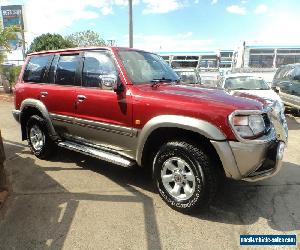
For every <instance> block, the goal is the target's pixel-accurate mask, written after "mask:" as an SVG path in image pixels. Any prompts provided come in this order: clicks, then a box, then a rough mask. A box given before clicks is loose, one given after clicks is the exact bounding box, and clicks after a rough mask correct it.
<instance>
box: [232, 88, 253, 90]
mask: <svg viewBox="0 0 300 250" xmlns="http://www.w3.org/2000/svg"><path fill="white" fill-rule="evenodd" d="M231 90H249V89H246V88H236V89H231Z"/></svg>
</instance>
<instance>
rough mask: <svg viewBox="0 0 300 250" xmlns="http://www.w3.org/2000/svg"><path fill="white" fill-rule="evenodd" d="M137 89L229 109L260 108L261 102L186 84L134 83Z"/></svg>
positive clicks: (159, 95)
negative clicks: (155, 84)
mask: <svg viewBox="0 0 300 250" xmlns="http://www.w3.org/2000/svg"><path fill="white" fill-rule="evenodd" d="M136 87H137V88H138V89H139V90H142V91H146V92H148V93H149V94H150V95H152V96H155V98H159V99H160V98H163V99H165V98H168V99H170V100H174V101H180V102H187V103H188V102H192V103H199V104H200V103H203V104H205V103H207V102H209V103H213V104H218V105H223V106H227V107H228V108H230V109H254V110H258V109H261V108H262V106H263V103H262V102H261V101H260V100H253V99H249V98H244V97H241V96H235V95H230V94H229V93H228V92H226V91H225V90H223V89H220V88H205V87H194V86H188V85H181V84H178V85H174V84H160V85H159V86H157V87H151V85H150V84H141V85H136Z"/></svg>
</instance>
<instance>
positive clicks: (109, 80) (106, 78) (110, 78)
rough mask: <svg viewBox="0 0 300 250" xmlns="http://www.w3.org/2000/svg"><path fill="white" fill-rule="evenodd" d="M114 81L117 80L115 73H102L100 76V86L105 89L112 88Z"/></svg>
mask: <svg viewBox="0 0 300 250" xmlns="http://www.w3.org/2000/svg"><path fill="white" fill-rule="evenodd" d="M116 81H117V76H116V75H102V76H101V83H102V86H103V87H104V88H106V89H112V88H113V86H114V84H115V82H116Z"/></svg>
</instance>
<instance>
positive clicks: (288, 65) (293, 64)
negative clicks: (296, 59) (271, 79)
mask: <svg viewBox="0 0 300 250" xmlns="http://www.w3.org/2000/svg"><path fill="white" fill-rule="evenodd" d="M291 66H297V67H298V66H300V63H291V64H285V65H281V66H280V67H279V68H285V67H291Z"/></svg>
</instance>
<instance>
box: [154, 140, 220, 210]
mask: <svg viewBox="0 0 300 250" xmlns="http://www.w3.org/2000/svg"><path fill="white" fill-rule="evenodd" d="M216 167H217V166H214V165H213V164H212V162H211V161H210V159H209V155H208V154H207V153H205V152H204V151H203V150H201V148H199V147H198V146H195V145H193V144H192V143H188V142H182V141H173V142H168V143H166V144H164V145H163V146H162V147H161V149H160V150H159V152H158V153H157V155H156V157H155V158H154V179H155V182H156V187H157V189H158V192H159V194H160V196H161V197H162V199H163V200H164V201H165V202H166V203H167V204H168V205H169V206H170V207H172V208H173V209H175V210H177V211H180V212H184V213H190V212H196V211H197V210H198V211H199V210H200V209H201V208H206V207H207V206H208V205H209V203H210V201H211V200H212V199H213V197H214V195H215V193H216V190H217V175H216V170H215V169H214V168H216Z"/></svg>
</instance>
